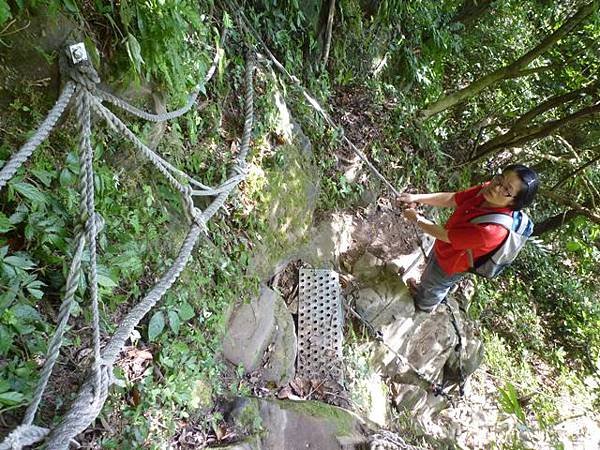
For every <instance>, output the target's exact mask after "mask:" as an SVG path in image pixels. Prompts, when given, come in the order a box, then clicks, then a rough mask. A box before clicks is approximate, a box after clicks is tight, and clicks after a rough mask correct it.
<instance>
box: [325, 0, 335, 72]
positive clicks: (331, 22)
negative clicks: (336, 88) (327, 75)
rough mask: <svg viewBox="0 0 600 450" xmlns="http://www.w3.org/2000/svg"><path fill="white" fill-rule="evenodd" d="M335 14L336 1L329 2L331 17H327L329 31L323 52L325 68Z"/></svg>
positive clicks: (326, 34)
mask: <svg viewBox="0 0 600 450" xmlns="http://www.w3.org/2000/svg"><path fill="white" fill-rule="evenodd" d="M334 14H335V0H330V1H329V15H328V17H327V31H326V33H325V49H324V51H323V68H325V67H326V66H327V60H328V59H329V49H330V48H331V34H332V30H333V15H334Z"/></svg>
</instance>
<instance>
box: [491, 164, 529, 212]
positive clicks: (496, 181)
mask: <svg viewBox="0 0 600 450" xmlns="http://www.w3.org/2000/svg"><path fill="white" fill-rule="evenodd" d="M524 188H525V185H524V184H523V182H522V181H521V178H520V177H519V175H517V174H516V173H515V172H513V171H510V170H509V171H507V172H504V173H503V174H502V175H496V176H495V177H494V178H493V179H492V182H491V183H490V184H488V185H487V186H486V187H484V188H483V189H482V190H481V194H482V195H483V198H485V200H486V202H487V203H488V204H489V205H490V206H492V207H494V208H502V207H507V206H510V205H512V204H513V201H514V199H515V197H516V196H517V194H518V193H519V192H521V190H522V189H524Z"/></svg>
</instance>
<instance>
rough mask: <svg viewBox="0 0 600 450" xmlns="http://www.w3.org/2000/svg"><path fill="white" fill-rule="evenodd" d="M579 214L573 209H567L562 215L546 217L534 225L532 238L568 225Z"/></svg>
mask: <svg viewBox="0 0 600 450" xmlns="http://www.w3.org/2000/svg"><path fill="white" fill-rule="evenodd" d="M578 215H579V213H578V212H577V211H575V210H574V209H568V210H566V211H564V212H562V213H559V214H556V215H555V216H552V217H548V218H547V219H546V220H544V221H543V222H541V223H536V224H535V226H534V227H533V234H532V236H541V235H542V234H545V233H549V232H550V231H554V230H556V229H558V228H560V227H562V226H563V225H566V224H568V223H569V222H570V221H571V220H573V219H574V218H575V217H577V216H578Z"/></svg>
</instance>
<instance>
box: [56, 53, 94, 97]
mask: <svg viewBox="0 0 600 450" xmlns="http://www.w3.org/2000/svg"><path fill="white" fill-rule="evenodd" d="M69 44H70V43H67V45H66V46H65V48H64V49H63V50H62V51H61V52H60V53H59V61H58V65H59V68H60V72H61V74H62V75H63V76H66V77H68V78H70V79H72V80H73V81H75V82H76V83H77V84H80V85H82V86H84V87H85V88H86V89H87V90H88V91H90V92H94V91H95V90H96V85H97V84H98V83H100V77H99V76H98V72H96V69H94V66H93V65H92V63H91V62H90V61H89V60H84V61H80V62H78V63H77V64H75V63H74V62H73V60H72V59H71V52H70V50H69Z"/></svg>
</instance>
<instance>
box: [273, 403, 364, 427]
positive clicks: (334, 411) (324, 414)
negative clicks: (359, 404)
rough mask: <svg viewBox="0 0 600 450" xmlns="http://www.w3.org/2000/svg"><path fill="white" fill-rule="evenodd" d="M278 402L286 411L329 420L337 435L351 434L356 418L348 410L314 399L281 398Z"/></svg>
mask: <svg viewBox="0 0 600 450" xmlns="http://www.w3.org/2000/svg"><path fill="white" fill-rule="evenodd" d="M278 404H279V406H280V407H281V408H282V409H285V410H287V411H294V412H296V413H299V414H305V415H307V416H310V417H314V418H320V419H325V420H327V421H329V422H331V423H332V424H333V425H335V430H336V435H338V436H348V435H349V434H351V433H352V431H353V428H354V424H355V422H356V418H355V417H354V416H353V415H352V414H350V413H349V412H348V411H344V410H343V409H341V408H338V407H336V406H332V405H328V404H326V403H322V402H318V401H315V400H307V401H303V402H294V401H291V400H281V401H279V402H278Z"/></svg>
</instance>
